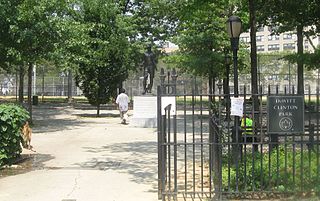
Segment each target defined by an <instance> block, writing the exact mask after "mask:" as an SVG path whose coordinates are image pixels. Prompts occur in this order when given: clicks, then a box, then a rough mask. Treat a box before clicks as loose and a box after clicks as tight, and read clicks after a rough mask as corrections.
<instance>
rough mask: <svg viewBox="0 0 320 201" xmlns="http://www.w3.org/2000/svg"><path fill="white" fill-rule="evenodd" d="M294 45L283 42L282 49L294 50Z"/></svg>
mask: <svg viewBox="0 0 320 201" xmlns="http://www.w3.org/2000/svg"><path fill="white" fill-rule="evenodd" d="M294 49H296V46H295V44H294V43H285V44H283V50H294Z"/></svg>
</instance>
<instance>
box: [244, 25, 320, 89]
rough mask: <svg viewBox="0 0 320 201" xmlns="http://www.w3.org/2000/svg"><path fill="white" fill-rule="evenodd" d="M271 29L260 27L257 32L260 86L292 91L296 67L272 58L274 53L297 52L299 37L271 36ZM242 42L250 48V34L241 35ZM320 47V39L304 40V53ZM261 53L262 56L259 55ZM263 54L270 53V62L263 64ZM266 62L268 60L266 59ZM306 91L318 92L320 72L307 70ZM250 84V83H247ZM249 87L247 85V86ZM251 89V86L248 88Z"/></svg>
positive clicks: (286, 35) (289, 33) (283, 34)
mask: <svg viewBox="0 0 320 201" xmlns="http://www.w3.org/2000/svg"><path fill="white" fill-rule="evenodd" d="M271 29H272V28H271V27H268V26H265V27H260V28H258V30H257V34H256V42H257V53H258V73H259V78H258V79H259V84H262V85H264V86H266V85H272V86H273V91H275V88H276V87H279V90H280V92H284V91H285V89H284V88H287V89H289V90H292V87H295V86H296V85H297V75H296V72H297V71H296V65H295V64H289V63H288V62H286V61H283V60H282V61H281V60H279V59H275V58H274V57H272V53H273V52H282V51H284V52H297V35H296V34H295V33H294V32H286V33H282V34H279V35H277V34H271V31H272V30H271ZM240 42H241V43H244V44H246V45H247V47H248V48H250V33H249V31H248V32H244V33H242V34H241V35H240ZM318 45H320V37H312V38H311V37H310V39H308V38H304V41H303V47H304V52H313V51H314V48H313V46H314V47H317V46H318ZM259 53H260V54H259ZM261 53H268V55H265V56H264V57H269V58H270V61H268V62H267V63H266V62H261V60H262V59H261V58H262V57H263V56H261ZM265 60H266V59H265ZM304 77H305V79H304V80H305V91H306V92H307V91H309V87H310V88H311V89H310V90H311V91H313V92H314V91H315V90H316V86H317V85H318V83H319V72H318V71H317V70H316V71H307V70H305V75H304ZM246 83H248V82H246ZM246 85H247V84H246ZM248 87H249V88H250V86H248Z"/></svg>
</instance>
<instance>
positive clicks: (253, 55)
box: [249, 0, 259, 127]
mask: <svg viewBox="0 0 320 201" xmlns="http://www.w3.org/2000/svg"><path fill="white" fill-rule="evenodd" d="M249 14H250V20H249V23H250V38H251V40H250V43H251V52H250V59H251V94H252V104H253V110H254V114H253V117H252V118H253V121H254V124H253V126H254V127H255V126H258V124H259V112H258V111H259V99H258V71H257V69H258V63H257V41H256V35H257V28H256V26H257V25H256V24H257V23H256V9H255V6H254V0H249Z"/></svg>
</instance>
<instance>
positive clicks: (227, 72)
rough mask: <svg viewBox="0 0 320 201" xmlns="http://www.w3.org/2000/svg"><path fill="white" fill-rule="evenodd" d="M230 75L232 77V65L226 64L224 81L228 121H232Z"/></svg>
mask: <svg viewBox="0 0 320 201" xmlns="http://www.w3.org/2000/svg"><path fill="white" fill-rule="evenodd" d="M229 75H230V65H229V64H226V75H225V78H224V79H223V94H224V101H225V104H226V120H227V121H229V120H231V118H230V107H231V102H230V86H229Z"/></svg>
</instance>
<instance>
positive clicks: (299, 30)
mask: <svg viewBox="0 0 320 201" xmlns="http://www.w3.org/2000/svg"><path fill="white" fill-rule="evenodd" d="M297 38H298V41H297V46H298V61H297V65H298V94H299V95H303V94H304V81H303V60H302V55H303V26H302V25H298V26H297Z"/></svg>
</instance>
